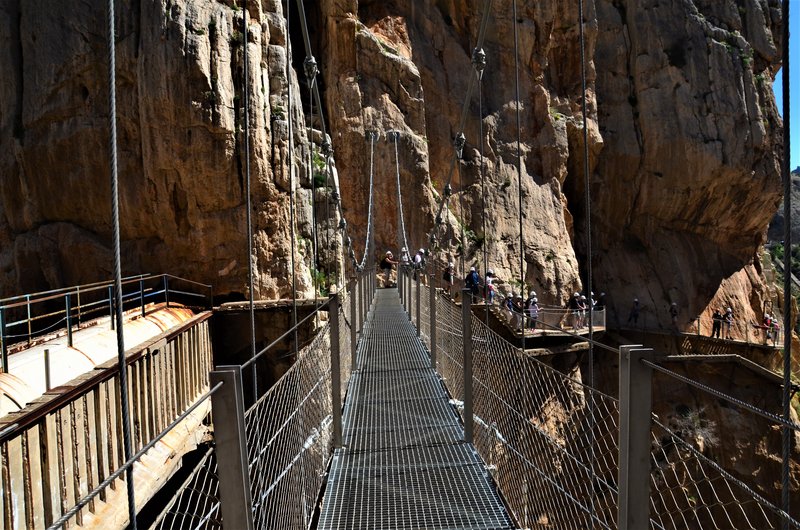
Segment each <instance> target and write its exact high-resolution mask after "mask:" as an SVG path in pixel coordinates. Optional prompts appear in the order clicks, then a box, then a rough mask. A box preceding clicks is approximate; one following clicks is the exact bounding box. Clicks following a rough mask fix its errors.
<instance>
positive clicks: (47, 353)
mask: <svg viewBox="0 0 800 530" xmlns="http://www.w3.org/2000/svg"><path fill="white" fill-rule="evenodd" d="M50 382H51V379H50V349H48V348H45V349H44V387H45V389H47V390H50V389H51V388H52V385H51V384H50Z"/></svg>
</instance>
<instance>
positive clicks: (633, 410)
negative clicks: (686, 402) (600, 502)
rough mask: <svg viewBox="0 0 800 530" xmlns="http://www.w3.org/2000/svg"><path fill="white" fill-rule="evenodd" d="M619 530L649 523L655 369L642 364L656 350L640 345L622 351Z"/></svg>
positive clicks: (626, 529)
mask: <svg viewBox="0 0 800 530" xmlns="http://www.w3.org/2000/svg"><path fill="white" fill-rule="evenodd" d="M619 357H620V359H619V419H620V421H619V423H620V425H619V477H618V480H617V484H619V508H618V509H619V514H618V519H617V520H618V521H619V530H638V529H640V528H647V527H648V526H649V524H650V421H651V407H652V382H653V381H652V379H653V370H652V368H650V367H649V366H647V365H645V364H644V363H643V362H642V359H648V360H652V359H653V358H654V354H653V350H652V349H650V348H642V347H641V346H639V345H626V346H621V347H620V352H619Z"/></svg>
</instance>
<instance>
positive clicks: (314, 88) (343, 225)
mask: <svg viewBox="0 0 800 530" xmlns="http://www.w3.org/2000/svg"><path fill="white" fill-rule="evenodd" d="M290 1H291V0H287V10H288V6H289V2H290ZM296 4H297V9H298V12H299V14H300V16H299V20H300V29H301V31H302V34H303V44H304V46H305V51H306V57H312V58H313V54H312V52H311V36H310V34H309V31H308V23H307V21H306V16H305V5H304V3H303V0H296ZM288 34H289V33H288V29H287V35H288ZM316 70H317V71H316V73H315V75H316V74H318V73H319V68H317V69H316ZM310 90H311V92H312V94H313V98H314V101H315V102H316V106H317V109H319V116H318V118H319V121H320V128H321V131H322V138H323V153H325V154H326V162H325V163H326V170H327V174H328V175H333V181H334V191H333V198H334V202H335V203H336V207H337V211H338V213H339V217H340V219H341V221H340V223H339V227H340V229H341V230H342V242H343V243H344V246H346V247H347V250H348V255H349V257H350V259H351V260H352V263H353V266H354V267H356V268H357V265H358V263H357V261H356V258H355V251H354V250H353V246H352V243H353V242H352V238H351V237H350V235H349V233H348V228H349V225H348V223H347V220H346V218H345V215H344V207H343V205H342V201H341V189H340V187H339V178H338V176H337V175H336V173H335V172H334V171H333V165H334V161H333V147H332V146H331V145H330V142H329V141H328V129H327V125H326V123H325V114H324V113H323V111H322V108H323V107H322V98H321V96H320V93H319V83H317V82H314V83H312V85H311V86H310ZM326 144H327V149H326ZM326 151H327V152H326ZM368 234H369V232H368ZM364 253H365V254H366V253H367V249H366V246H365V250H364ZM363 263H364V260H362V265H363ZM315 296H316V295H315Z"/></svg>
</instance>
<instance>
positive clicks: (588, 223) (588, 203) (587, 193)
mask: <svg viewBox="0 0 800 530" xmlns="http://www.w3.org/2000/svg"><path fill="white" fill-rule="evenodd" d="M583 25H584V20H583V0H578V29H579V31H578V34H579V36H580V44H581V115H582V118H583V182H584V187H585V190H584V197H585V199H584V202H585V208H586V210H585V215H586V219H585V224H584V230H585V231H586V233H585V238H586V289H585V291H586V295H587V296H586V298H587V299H588V300H589V386H590V387H592V388H594V347H593V346H592V343H593V342H594V340H593V339H594V296H593V293H592V191H591V188H590V187H589V180H590V178H589V177H590V175H589V129H588V123H587V119H586V118H587V116H586V45H585V37H584V29H583ZM589 425H590V426H591V427H590V429H589V447H590V451H591V457H590V459H589V460H590V462H591V470H592V477H594V476H595V465H594V464H595V462H594V460H595V458H594V457H595V451H594V450H595V447H594V445H595V444H594V425H595V409H594V400H589ZM591 488H592V490H591V495H590V496H589V507H590V509H591V515H592V517H594V512H595V501H594V497H595V483H594V478H593V479H592V485H591ZM592 522H593V523H594V518H593V519H592Z"/></svg>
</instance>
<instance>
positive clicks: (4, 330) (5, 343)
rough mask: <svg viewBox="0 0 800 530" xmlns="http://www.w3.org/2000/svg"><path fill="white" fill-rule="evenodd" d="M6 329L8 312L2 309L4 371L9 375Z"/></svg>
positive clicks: (0, 341)
mask: <svg viewBox="0 0 800 530" xmlns="http://www.w3.org/2000/svg"><path fill="white" fill-rule="evenodd" d="M7 331H8V330H7V329H6V310H5V308H3V307H0V350H2V357H3V359H2V360H3V371H4V372H5V373H8V334H7Z"/></svg>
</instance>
